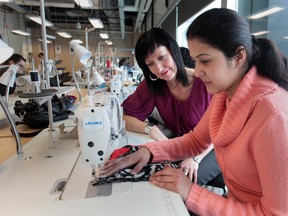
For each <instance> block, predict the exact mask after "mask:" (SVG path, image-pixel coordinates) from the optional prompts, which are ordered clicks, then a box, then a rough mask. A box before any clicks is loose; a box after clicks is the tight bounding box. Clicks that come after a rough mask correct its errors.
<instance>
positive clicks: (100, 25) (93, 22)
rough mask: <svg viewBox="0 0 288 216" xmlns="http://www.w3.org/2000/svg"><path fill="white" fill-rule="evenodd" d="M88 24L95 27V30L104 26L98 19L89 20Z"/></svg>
mask: <svg viewBox="0 0 288 216" xmlns="http://www.w3.org/2000/svg"><path fill="white" fill-rule="evenodd" d="M89 21H90V23H91V24H92V25H93V26H94V27H95V28H103V27H104V25H103V23H102V21H101V19H99V18H89Z"/></svg>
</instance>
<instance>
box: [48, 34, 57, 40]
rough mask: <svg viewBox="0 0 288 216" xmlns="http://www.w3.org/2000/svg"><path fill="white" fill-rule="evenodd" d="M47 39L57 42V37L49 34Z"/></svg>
mask: <svg viewBox="0 0 288 216" xmlns="http://www.w3.org/2000/svg"><path fill="white" fill-rule="evenodd" d="M46 38H48V39H51V40H55V39H56V37H55V36H53V35H48V34H46Z"/></svg>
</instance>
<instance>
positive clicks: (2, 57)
mask: <svg viewBox="0 0 288 216" xmlns="http://www.w3.org/2000/svg"><path fill="white" fill-rule="evenodd" d="M0 50H1V52H0V64H2V63H3V62H4V61H6V60H7V59H8V58H9V57H10V56H11V55H12V54H13V52H14V49H13V48H11V47H9V46H8V45H7V44H6V43H4V41H2V40H1V39H0Z"/></svg>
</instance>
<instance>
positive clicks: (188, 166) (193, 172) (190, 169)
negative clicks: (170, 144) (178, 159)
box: [180, 158, 199, 183]
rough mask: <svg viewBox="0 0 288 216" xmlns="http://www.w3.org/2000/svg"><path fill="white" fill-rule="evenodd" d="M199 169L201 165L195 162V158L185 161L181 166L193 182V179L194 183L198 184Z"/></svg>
mask: <svg viewBox="0 0 288 216" xmlns="http://www.w3.org/2000/svg"><path fill="white" fill-rule="evenodd" d="M198 168H199V164H198V163H197V162H196V161H194V160H193V158H188V159H185V160H183V161H182V163H181V164H180V169H181V170H182V171H183V172H184V174H185V175H187V176H188V177H189V179H190V180H191V181H192V179H193V181H194V183H197V172H198Z"/></svg>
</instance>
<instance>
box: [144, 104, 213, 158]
mask: <svg viewBox="0 0 288 216" xmlns="http://www.w3.org/2000/svg"><path fill="white" fill-rule="evenodd" d="M210 107H211V106H209V107H208V109H207V111H206V112H205V114H204V115H203V117H202V119H201V120H200V122H199V123H198V124H197V125H196V127H195V128H194V129H193V130H192V131H190V132H189V133H187V134H185V135H183V136H181V137H177V138H174V139H169V140H164V141H159V142H152V143H147V144H146V145H145V146H146V147H148V148H149V150H150V151H151V153H152V155H153V161H163V160H170V161H176V160H183V159H185V158H189V157H191V156H196V155H199V154H201V153H202V152H203V151H205V150H206V149H207V148H208V147H209V146H210V144H211V139H210V134H209V129H208V118H209V115H210Z"/></svg>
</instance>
